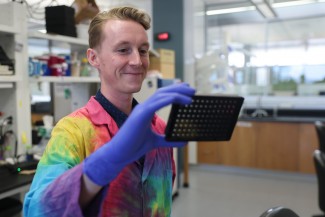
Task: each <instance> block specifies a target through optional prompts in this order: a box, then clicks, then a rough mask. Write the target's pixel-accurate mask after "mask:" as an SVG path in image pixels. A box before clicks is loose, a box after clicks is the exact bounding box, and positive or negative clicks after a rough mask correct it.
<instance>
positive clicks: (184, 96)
mask: <svg viewBox="0 0 325 217" xmlns="http://www.w3.org/2000/svg"><path fill="white" fill-rule="evenodd" d="M194 93H195V89H193V88H191V87H189V86H188V85H187V84H185V83H178V84H174V85H170V86H167V87H163V88H160V89H158V90H157V91H156V92H155V93H154V94H153V95H152V96H151V97H150V98H149V99H147V100H146V101H144V102H143V103H140V104H138V105H137V106H136V107H135V108H134V109H133V110H132V113H131V114H130V116H129V117H128V119H127V120H126V121H125V122H124V124H123V126H122V127H121V129H120V130H119V131H118V133H117V134H116V135H115V136H114V137H113V138H112V140H111V141H109V142H108V143H106V144H105V145H103V146H102V147H101V148H99V149H98V150H96V151H95V152H94V153H92V154H91V155H90V156H89V157H88V158H86V159H85V161H84V164H83V171H84V173H85V174H86V175H87V177H88V178H90V180H92V181H93V182H94V183H96V184H97V185H100V186H105V185H107V184H108V183H110V182H111V181H112V180H113V179H114V178H115V177H116V176H117V175H118V174H119V172H120V171H121V170H122V169H123V168H124V167H125V166H126V165H127V164H129V163H131V162H134V161H135V160H137V159H139V158H140V157H141V156H143V155H144V154H145V153H147V152H149V151H151V150H152V149H155V148H158V147H182V146H184V145H186V142H167V141H166V140H165V136H163V135H158V134H157V133H155V132H153V131H152V129H151V121H152V118H153V116H154V114H155V112H156V111H158V110H159V109H161V108H163V107H165V106H168V105H170V104H182V105H185V104H190V103H191V102H192V96H193V95H194Z"/></svg>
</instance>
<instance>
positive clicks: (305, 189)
mask: <svg viewBox="0 0 325 217" xmlns="http://www.w3.org/2000/svg"><path fill="white" fill-rule="evenodd" d="M317 192H318V190H317V179H316V176H314V175H302V174H297V173H284V172H271V171H264V170H253V169H239V168H233V167H218V166H208V165H199V166H190V171H189V188H183V187H181V188H179V190H178V193H179V195H178V197H176V198H175V200H174V202H173V210H172V217H212V216H213V217H216V216H217V217H259V216H260V215H261V214H262V213H263V212H264V211H266V210H267V209H269V208H271V207H275V206H284V207H287V208H290V209H292V210H293V211H295V212H296V213H297V214H298V215H299V216H300V217H311V216H312V215H315V214H320V210H319V208H318V202H317Z"/></svg>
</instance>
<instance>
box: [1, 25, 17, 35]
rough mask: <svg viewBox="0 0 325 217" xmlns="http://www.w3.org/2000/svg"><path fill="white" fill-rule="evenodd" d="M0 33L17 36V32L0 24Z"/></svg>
mask: <svg viewBox="0 0 325 217" xmlns="http://www.w3.org/2000/svg"><path fill="white" fill-rule="evenodd" d="M0 32H1V33H9V34H17V33H18V32H17V30H16V29H15V28H13V27H12V26H7V25H3V24H0Z"/></svg>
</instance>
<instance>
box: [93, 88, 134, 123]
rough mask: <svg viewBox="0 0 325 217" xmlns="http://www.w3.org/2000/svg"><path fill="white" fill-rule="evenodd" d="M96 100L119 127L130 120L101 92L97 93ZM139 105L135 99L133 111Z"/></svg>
mask: <svg viewBox="0 0 325 217" xmlns="http://www.w3.org/2000/svg"><path fill="white" fill-rule="evenodd" d="M95 99H96V100H97V102H99V104H100V105H101V106H102V107H103V108H104V109H105V111H106V112H107V113H108V114H109V115H110V116H111V117H112V118H113V119H114V121H115V122H116V124H117V126H118V127H119V128H121V126H122V125H123V123H124V122H125V120H126V119H127V118H128V115H127V114H125V113H124V112H122V111H121V110H119V109H118V108H117V107H116V106H114V105H113V103H111V102H110V101H109V100H108V99H106V98H105V96H104V95H103V94H102V93H101V92H100V90H98V91H97V93H96V96H95ZM137 104H138V102H137V101H136V100H135V99H134V98H133V101H132V109H133V108H134V107H135V106H136V105H137Z"/></svg>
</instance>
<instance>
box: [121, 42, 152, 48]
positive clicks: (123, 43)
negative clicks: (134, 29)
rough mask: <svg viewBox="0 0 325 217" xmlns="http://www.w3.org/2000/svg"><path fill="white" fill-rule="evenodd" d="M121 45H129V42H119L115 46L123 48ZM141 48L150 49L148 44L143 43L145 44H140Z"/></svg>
mask: <svg viewBox="0 0 325 217" xmlns="http://www.w3.org/2000/svg"><path fill="white" fill-rule="evenodd" d="M123 45H130V42H128V41H121V42H119V43H117V44H116V45H115V46H123ZM142 46H147V47H150V44H149V42H145V43H143V44H141V47H142Z"/></svg>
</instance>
